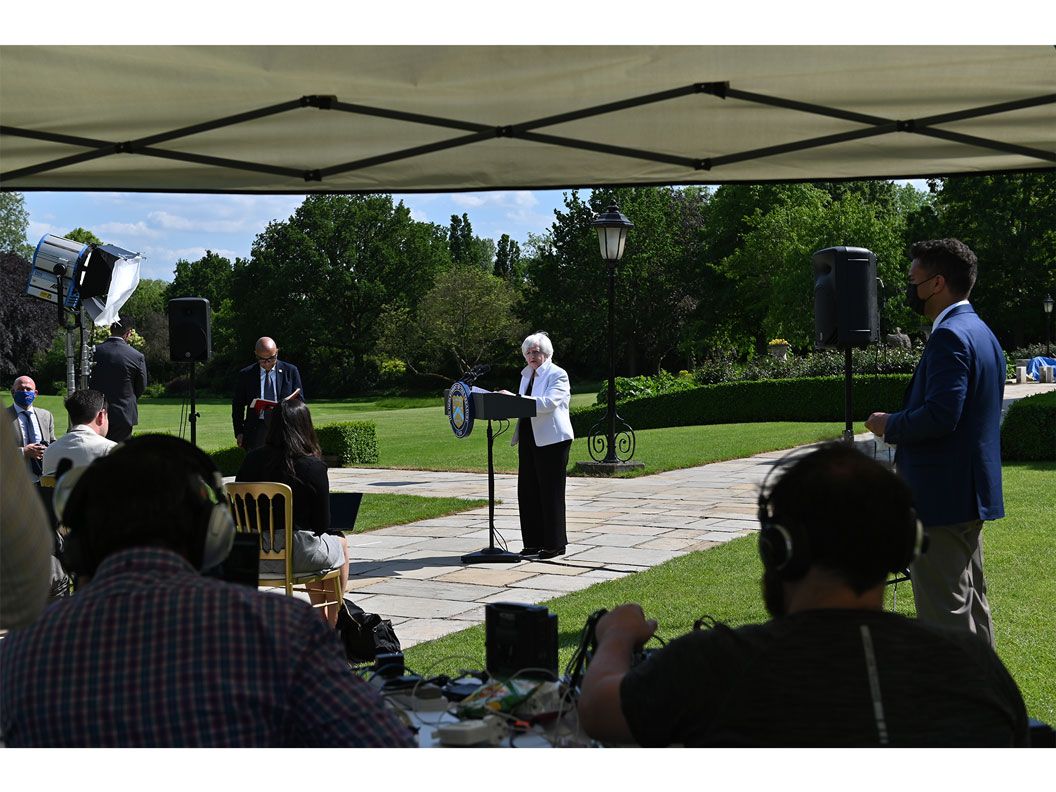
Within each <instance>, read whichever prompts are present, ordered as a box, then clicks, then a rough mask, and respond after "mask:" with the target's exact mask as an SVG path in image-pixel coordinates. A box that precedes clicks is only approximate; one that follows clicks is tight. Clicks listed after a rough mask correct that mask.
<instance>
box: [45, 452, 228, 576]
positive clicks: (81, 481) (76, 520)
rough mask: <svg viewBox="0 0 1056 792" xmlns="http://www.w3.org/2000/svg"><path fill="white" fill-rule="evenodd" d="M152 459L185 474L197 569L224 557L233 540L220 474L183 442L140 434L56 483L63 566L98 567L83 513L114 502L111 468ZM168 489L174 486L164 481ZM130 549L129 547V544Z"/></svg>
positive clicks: (85, 569)
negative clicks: (98, 500) (65, 531)
mask: <svg viewBox="0 0 1056 792" xmlns="http://www.w3.org/2000/svg"><path fill="white" fill-rule="evenodd" d="M133 454H135V455H137V456H138V455H150V456H156V457H161V458H164V459H166V460H168V461H172V460H176V461H177V462H179V463H182V464H183V466H184V467H185V468H186V469H187V473H186V478H185V484H184V486H183V488H182V492H180V493H171V494H172V495H176V496H177V497H180V496H181V495H182V497H183V499H184V501H185V502H186V505H187V506H188V507H189V509H190V511H191V514H192V517H191V524H190V525H189V526H187V528H188V532H189V534H190V541H189V542H188V545H189V547H190V551H191V556H192V558H191V561H192V563H196V564H197V566H198V568H199V569H201V570H206V569H210V568H212V567H215V566H216V565H217V564H219V563H220V562H222V561H223V560H224V559H225V558H227V555H228V553H230V552H231V546H232V544H233V543H234V538H235V525H234V521H233V519H232V517H231V511H230V508H229V506H228V504H227V499H226V498H225V497H224V489H223V487H224V482H223V476H222V475H221V474H220V471H219V470H218V469H217V468H216V465H215V464H213V461H212V460H211V459H210V458H209V456H208V455H207V454H205V452H203V451H202V450H201V449H199V448H197V447H196V446H193V445H191V444H190V443H188V442H187V441H185V440H181V439H179V438H176V437H172V436H170V435H143V436H141V437H136V438H132V439H130V440H128V441H126V442H125V443H124V444H123V445H122V446H121V447H119V448H117V449H115V450H114V451H113V452H112V453H111V454H110V455H109V456H107V457H101V458H100V459H97V460H96V461H95V462H93V463H92V464H91V465H89V466H87V467H83V468H74V469H73V470H71V471H70V472H69V473H67V474H66V475H65V476H63V477H62V478H61V479H60V480H59V481H58V482H57V484H56V487H55V494H54V504H55V511H56V516H57V517H58V519H59V522H61V523H62V524H63V525H65V526H66V527H67V528H69V529H70V534H69V536H68V537H67V539H66V542H65V546H64V549H63V562H64V563H65V565H66V566H67V568H69V569H70V570H71V571H74V572H78V573H82V574H88V575H91V574H94V573H95V570H96V568H97V567H98V566H99V564H100V563H101V562H102V560H103V557H102V552H101V548H99V547H97V545H98V544H99V543H98V541H93V537H92V530H91V529H88V528H87V527H86V525H85V523H84V517H83V512H84V509H85V507H86V506H87V505H88V504H89V503H90V502H91V499H92V498H93V497H113V492H114V488H115V485H119V482H115V481H113V479H112V475H113V474H112V473H111V469H112V468H116V467H118V466H119V465H120V464H122V463H125V462H127V459H128V457H129V456H130V455H133ZM167 483H168V484H169V485H170V486H171V485H172V482H167ZM129 546H132V545H131V544H130V545H129Z"/></svg>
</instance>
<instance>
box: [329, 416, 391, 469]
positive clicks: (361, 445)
mask: <svg viewBox="0 0 1056 792" xmlns="http://www.w3.org/2000/svg"><path fill="white" fill-rule="evenodd" d="M315 433H316V434H317V435H318V436H319V445H320V446H322V449H323V456H327V457H333V458H336V461H337V466H338V467H348V466H350V465H361V464H371V463H374V462H377V461H378V433H377V429H376V427H375V426H374V423H373V422H372V421H346V422H345V423H334V424H327V425H326V426H320V427H317V428H316V430H315Z"/></svg>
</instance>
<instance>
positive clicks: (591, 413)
mask: <svg viewBox="0 0 1056 792" xmlns="http://www.w3.org/2000/svg"><path fill="white" fill-rule="evenodd" d="M909 379H910V375H908V374H880V375H872V374H870V375H864V376H859V377H855V378H854V380H853V387H852V412H853V418H854V419H855V420H856V421H862V420H865V418H867V417H868V416H869V414H870V413H872V412H878V411H881V412H892V411H894V410H897V409H899V408H901V406H902V397H903V394H904V392H905V389H906V386H907V385H908V384H909ZM617 404H618V406H617V409H618V411H619V414H620V417H621V418H623V419H624V420H625V421H627V423H629V424H630V425H631V426H633V427H634V428H635V429H660V428H663V427H666V426H697V425H702V424H719V423H760V422H765V421H842V420H844V378H843V377H809V378H803V379H786V380H757V381H754V382H722V383H718V384H715V385H703V386H701V387H699V388H694V389H692V390H688V391H679V392H676V393H665V394H662V395H660V396H649V397H645V398H641V399H630V400H628V401H624V402H618V403H617ZM604 415H605V406H604V405H594V406H591V407H582V408H579V409H576V410H573V411H572V415H571V418H572V428H573V429H574V430H575V432H576V434H577V435H579V436H585V435H586V434H587V432H589V431H590V428H591V427H592V426H594V424H596V423H597V422H598V421H600V420H601V419H602V418H603V417H604Z"/></svg>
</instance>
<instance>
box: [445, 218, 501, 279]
mask: <svg viewBox="0 0 1056 792" xmlns="http://www.w3.org/2000/svg"><path fill="white" fill-rule="evenodd" d="M447 244H448V248H449V249H450V251H451V261H452V263H454V264H457V265H459V266H473V267H477V268H479V269H482V270H484V271H485V272H491V270H492V262H493V261H494V259H495V243H494V242H493V241H492V240H490V239H483V238H481V237H478V236H473V224H472V223H470V222H469V215H467V214H465V213H463V214H462V216H461V217H459V216H458V215H451V224H450V225H449V226H448V229H447Z"/></svg>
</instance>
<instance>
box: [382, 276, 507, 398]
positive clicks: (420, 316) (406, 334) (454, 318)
mask: <svg viewBox="0 0 1056 792" xmlns="http://www.w3.org/2000/svg"><path fill="white" fill-rule="evenodd" d="M518 299H519V297H518V294H517V290H516V289H515V288H514V286H513V285H511V284H510V283H509V282H508V281H506V280H505V279H503V278H498V277H496V276H494V275H492V274H490V273H488V272H484V271H482V270H480V269H477V268H476V267H453V268H451V269H449V270H447V271H445V272H442V273H440V274H439V275H438V276H437V278H436V283H435V284H434V285H433V287H432V288H431V289H430V290H429V291H428V292H426V293H425V295H424V296H423V297H422V299H421V301H420V302H419V303H418V307H417V309H416V310H412V309H410V308H408V307H407V306H406V305H393V306H390V307H389V308H388V309H387V310H386V312H385V314H383V317H382V320H381V322H380V324H381V326H382V328H383V330H382V340H381V344H380V348H381V350H382V351H383V352H384V353H386V354H388V355H391V356H392V357H395V358H398V359H400V360H402V361H403V362H404V363H405V364H406V365H407V367H408V368H409V369H410V370H411V371H413V372H415V373H416V374H425V375H428V376H434V377H438V378H440V379H443V380H445V381H450V380H451V379H453V378H454V377H456V376H458V375H460V374H462V373H464V372H466V371H468V370H469V369H470V368H472V367H473V366H475V365H477V364H479V363H483V362H488V363H493V362H497V361H504V360H505V359H507V358H509V357H511V354H512V352H513V351H515V350H516V348H517V343H518V342H519V341H520V339H521V336H522V334H523V331H524V326H523V324H522V322H521V321H520V320H519V319H518V317H517V314H516V310H515V308H516V306H517V302H518Z"/></svg>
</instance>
